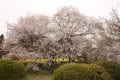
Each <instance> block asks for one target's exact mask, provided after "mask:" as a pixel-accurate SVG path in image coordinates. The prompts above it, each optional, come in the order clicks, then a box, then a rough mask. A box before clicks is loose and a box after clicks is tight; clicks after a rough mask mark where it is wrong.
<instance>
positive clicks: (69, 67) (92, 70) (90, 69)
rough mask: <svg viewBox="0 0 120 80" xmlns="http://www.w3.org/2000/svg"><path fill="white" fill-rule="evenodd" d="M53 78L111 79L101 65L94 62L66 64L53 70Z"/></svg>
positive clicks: (61, 79)
mask: <svg viewBox="0 0 120 80" xmlns="http://www.w3.org/2000/svg"><path fill="white" fill-rule="evenodd" d="M53 80H111V78H110V76H109V74H108V73H107V72H106V71H105V69H104V68H103V67H100V66H98V65H95V64H66V65H63V66H61V67H59V68H58V69H57V70H55V72H54V76H53Z"/></svg>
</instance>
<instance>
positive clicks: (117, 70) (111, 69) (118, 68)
mask: <svg viewBox="0 0 120 80" xmlns="http://www.w3.org/2000/svg"><path fill="white" fill-rule="evenodd" d="M94 63H96V64H98V65H100V66H102V67H104V68H105V69H106V71H107V72H108V73H109V74H110V76H111V77H112V79H113V80H120V64H118V63H115V62H112V61H104V60H101V61H96V62H94Z"/></svg>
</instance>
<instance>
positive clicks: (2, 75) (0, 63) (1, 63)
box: [0, 60, 25, 80]
mask: <svg viewBox="0 0 120 80" xmlns="http://www.w3.org/2000/svg"><path fill="white" fill-rule="evenodd" d="M24 77H25V68H24V65H23V64H21V63H19V62H16V61H11V60H0V80H21V79H22V78H24Z"/></svg>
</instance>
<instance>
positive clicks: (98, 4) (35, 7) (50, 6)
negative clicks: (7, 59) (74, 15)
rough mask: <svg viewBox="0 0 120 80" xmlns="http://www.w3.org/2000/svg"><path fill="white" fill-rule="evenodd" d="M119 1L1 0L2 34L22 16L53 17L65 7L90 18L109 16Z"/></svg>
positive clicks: (0, 27)
mask: <svg viewBox="0 0 120 80" xmlns="http://www.w3.org/2000/svg"><path fill="white" fill-rule="evenodd" d="M118 2H120V1H119V0H0V34H1V33H5V32H6V22H10V23H13V22H16V21H17V20H18V18H19V17H20V16H26V15H27V14H28V13H29V14H45V15H49V16H52V15H53V14H55V12H56V11H57V10H58V9H59V8H61V7H63V6H73V7H76V8H78V9H79V11H80V12H81V13H83V14H85V15H88V16H94V17H96V18H98V17H99V16H107V15H108V14H109V12H110V11H111V9H112V8H113V7H116V6H117V5H118Z"/></svg>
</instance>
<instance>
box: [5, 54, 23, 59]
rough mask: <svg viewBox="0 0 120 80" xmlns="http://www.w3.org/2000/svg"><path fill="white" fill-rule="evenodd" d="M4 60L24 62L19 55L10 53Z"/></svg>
mask: <svg viewBox="0 0 120 80" xmlns="http://www.w3.org/2000/svg"><path fill="white" fill-rule="evenodd" d="M3 59H9V60H17V61H20V60H23V57H22V56H21V55H19V54H17V53H8V54H7V55H6V56H5V57H4V58H3Z"/></svg>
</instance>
